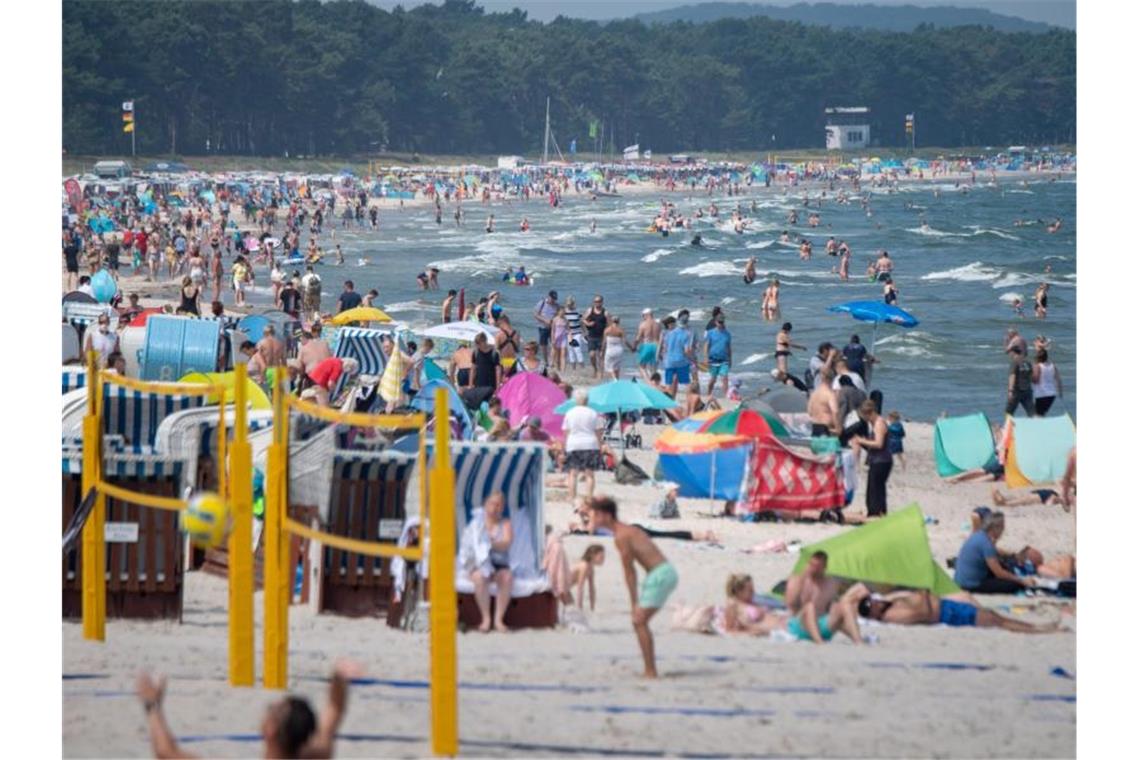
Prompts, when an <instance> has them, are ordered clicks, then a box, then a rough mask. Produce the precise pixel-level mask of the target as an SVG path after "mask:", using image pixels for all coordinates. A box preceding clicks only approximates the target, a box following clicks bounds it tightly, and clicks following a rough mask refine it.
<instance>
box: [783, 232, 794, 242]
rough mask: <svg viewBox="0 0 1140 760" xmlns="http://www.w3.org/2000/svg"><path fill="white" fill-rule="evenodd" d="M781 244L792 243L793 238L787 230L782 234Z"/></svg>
mask: <svg viewBox="0 0 1140 760" xmlns="http://www.w3.org/2000/svg"><path fill="white" fill-rule="evenodd" d="M780 242H781V243H790V242H792V236H791V235H789V234H788V231H787V230H784V231H783V232H782V233H781V234H780Z"/></svg>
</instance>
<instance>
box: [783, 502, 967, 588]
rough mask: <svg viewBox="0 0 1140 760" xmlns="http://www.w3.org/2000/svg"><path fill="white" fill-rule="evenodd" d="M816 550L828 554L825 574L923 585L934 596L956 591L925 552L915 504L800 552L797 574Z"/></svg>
mask: <svg viewBox="0 0 1140 760" xmlns="http://www.w3.org/2000/svg"><path fill="white" fill-rule="evenodd" d="M817 551H823V552H827V574H828V575H832V576H837V577H840V578H847V579H849V580H853V581H863V582H866V583H881V584H885V585H888V586H901V587H903V588H913V589H925V590H927V591H931V592H933V593H935V594H937V595H939V596H944V595H946V594H953V593H956V592H958V591H960V590H961V589H959V588H958V586H957V584H955V583H954V581H953V580H951V579H950V576H949V575H947V574H946V571H944V570H943V569H942V568H941V567H940V566H939V565H938V563H937V562H936V561H935V559H934V556H933V555H932V554H931V553H930V542H929V541H928V540H927V537H926V523H925V517H923V514H922V510H921V509H919V507H918V505H917V504H912V505H910V506H909V507H906V508H905V509H901V510H899V511H898V512H894V513H892V514H889V515H887V516H886V517H882V518H880V519H878V520H875V521H874V522H869V523H867V524H866V525H862V526H860V527H858V528H852V529H851V530H849V531H847V532H846V533H840V534H839V535H838V536H833V537H832V538H828V539H825V540H823V541H820V542H819V543H817V544H812V545H811V546H805V547H804V548H803V549H801V550H800V559H799V561H798V562H797V563H796V567H795V569H794V570H793V571H792V572H795V573H798V572H801V571H802V570H803V569H804V566H805V565H807V563H808V560H809V559H810V558H811V555H812V554H813V553H815V552H817Z"/></svg>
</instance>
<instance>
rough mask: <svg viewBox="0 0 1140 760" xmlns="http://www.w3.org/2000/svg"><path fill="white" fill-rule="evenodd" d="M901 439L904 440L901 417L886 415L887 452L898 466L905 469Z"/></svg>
mask: <svg viewBox="0 0 1140 760" xmlns="http://www.w3.org/2000/svg"><path fill="white" fill-rule="evenodd" d="M903 438H906V428H904V427H903V424H902V416H901V415H900V414H899V413H898V412H891V413H890V414H888V415H887V450H888V451H890V452H891V454H892V455H893V456H894V458H895V459H896V460H898V463H899V466H900V467H901V468H902V469H904V470H905V469H906V456H905V455H904V454H903Z"/></svg>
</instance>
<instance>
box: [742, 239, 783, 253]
mask: <svg viewBox="0 0 1140 760" xmlns="http://www.w3.org/2000/svg"><path fill="white" fill-rule="evenodd" d="M775 242H776V241H775V240H758V241H756V242H755V243H749V244H748V245H746V246H744V247H745V248H750V249H751V250H753V251H757V250H763V249H764V248H768V247H770V246H772V245H773V244H774V243H775Z"/></svg>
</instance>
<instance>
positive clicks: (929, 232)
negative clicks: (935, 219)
mask: <svg viewBox="0 0 1140 760" xmlns="http://www.w3.org/2000/svg"><path fill="white" fill-rule="evenodd" d="M906 231H907V232H913V233H914V234H915V235H926V236H927V237H970V236H971V235H973V234H974V233H972V232H947V231H946V230H936V229H934V228H933V227H907V228H906Z"/></svg>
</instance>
